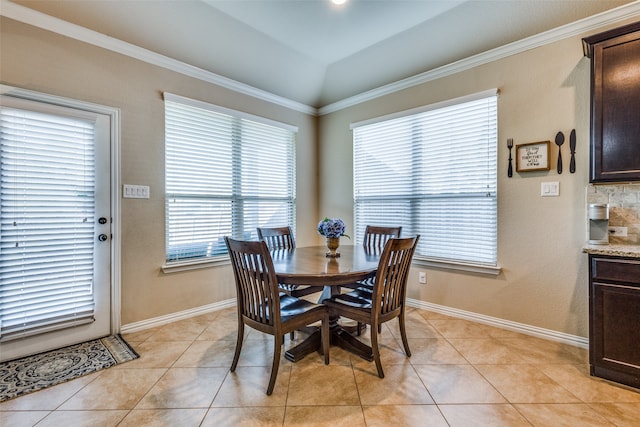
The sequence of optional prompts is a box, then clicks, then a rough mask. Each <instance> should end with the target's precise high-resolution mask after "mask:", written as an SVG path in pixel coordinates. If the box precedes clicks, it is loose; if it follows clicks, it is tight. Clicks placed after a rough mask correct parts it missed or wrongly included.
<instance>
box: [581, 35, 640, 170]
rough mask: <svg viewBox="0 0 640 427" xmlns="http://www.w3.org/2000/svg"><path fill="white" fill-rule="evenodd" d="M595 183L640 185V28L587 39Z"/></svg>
mask: <svg viewBox="0 0 640 427" xmlns="http://www.w3.org/2000/svg"><path fill="white" fill-rule="evenodd" d="M582 41H583V47H584V52H585V55H586V56H588V57H589V58H591V153H590V157H591V158H590V160H591V164H590V181H591V182H594V183H596V182H616V181H617V182H620V181H637V180H640V22H636V23H633V24H630V25H626V26H624V27H620V28H616V29H613V30H609V31H606V32H604V33H600V34H596V35H593V36H590V37H586V38H584V39H583V40H582Z"/></svg>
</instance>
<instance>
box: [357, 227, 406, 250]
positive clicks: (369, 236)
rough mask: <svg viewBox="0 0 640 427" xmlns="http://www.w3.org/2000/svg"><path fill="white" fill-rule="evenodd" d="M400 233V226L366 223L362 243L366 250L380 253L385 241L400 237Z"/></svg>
mask: <svg viewBox="0 0 640 427" xmlns="http://www.w3.org/2000/svg"><path fill="white" fill-rule="evenodd" d="M400 233H402V227H380V226H377V225H367V227H366V228H365V230H364V240H363V242H362V245H363V246H364V249H365V250H366V251H367V252H373V253H381V252H382V250H383V249H384V245H385V244H386V243H387V241H389V239H391V238H397V237H400Z"/></svg>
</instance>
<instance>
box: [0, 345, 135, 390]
mask: <svg viewBox="0 0 640 427" xmlns="http://www.w3.org/2000/svg"><path fill="white" fill-rule="evenodd" d="M138 357H139V356H138V354H137V353H136V352H135V351H134V350H133V349H132V348H131V347H130V346H129V344H127V342H126V341H125V340H124V339H123V338H122V337H121V336H120V335H112V336H109V337H105V338H100V339H97V340H92V341H87V342H84V343H81V344H75V345H71V346H69V347H64V348H61V349H58V350H51V351H47V352H45V353H39V354H34V355H32V356H27V357H24V358H22V359H16V360H10V361H7V362H3V363H0V402H4V401H5V400H9V399H13V398H14V397H18V396H22V395H25V394H27V393H32V392H34V391H38V390H42V389H43V388H46V387H51V386H53V385H56V384H60V383H63V382H65V381H69V380H72V379H74V378H78V377H80V376H83V375H87V374H90V373H92V372H96V371H99V370H101V369H105V368H109V367H111V366H114V365H117V364H118V363H123V362H128V361H130V360H133V359H137V358H138Z"/></svg>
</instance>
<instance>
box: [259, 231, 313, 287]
mask: <svg viewBox="0 0 640 427" xmlns="http://www.w3.org/2000/svg"><path fill="white" fill-rule="evenodd" d="M256 230H257V231H258V239H260V240H263V241H264V242H265V243H266V244H267V247H268V248H269V250H270V251H275V250H285V251H287V250H294V249H295V248H296V240H295V238H294V237H293V232H292V231H291V227H288V226H285V227H258V228H257V229H256ZM279 286H280V289H282V290H283V291H284V292H286V293H287V294H289V295H291V296H294V297H297V298H300V297H303V296H305V295H310V294H314V293H316V292H322V289H323V287H322V286H308V285H290V284H285V283H280V284H279Z"/></svg>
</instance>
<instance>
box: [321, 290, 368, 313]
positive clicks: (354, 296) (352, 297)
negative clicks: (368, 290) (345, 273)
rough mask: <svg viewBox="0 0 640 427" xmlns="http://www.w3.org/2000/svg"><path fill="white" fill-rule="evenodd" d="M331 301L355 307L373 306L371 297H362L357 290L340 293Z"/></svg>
mask: <svg viewBox="0 0 640 427" xmlns="http://www.w3.org/2000/svg"><path fill="white" fill-rule="evenodd" d="M331 301H333V302H338V303H340V304H345V305H348V306H350V307H355V308H366V309H370V308H371V299H370V298H363V297H361V296H360V295H359V294H358V293H357V292H356V291H354V292H349V293H348V294H340V295H336V296H334V297H333V298H331Z"/></svg>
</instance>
